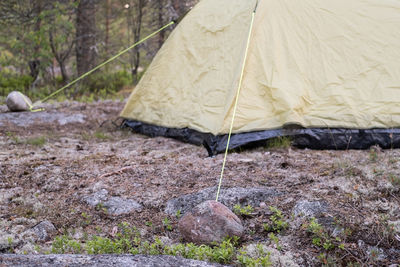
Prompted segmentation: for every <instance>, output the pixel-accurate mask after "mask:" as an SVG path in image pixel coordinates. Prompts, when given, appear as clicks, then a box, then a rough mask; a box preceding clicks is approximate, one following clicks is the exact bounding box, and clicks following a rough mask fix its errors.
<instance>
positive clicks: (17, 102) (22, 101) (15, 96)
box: [6, 91, 32, 111]
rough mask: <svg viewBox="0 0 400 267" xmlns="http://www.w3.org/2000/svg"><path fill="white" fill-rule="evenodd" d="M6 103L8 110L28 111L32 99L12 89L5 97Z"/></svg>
mask: <svg viewBox="0 0 400 267" xmlns="http://www.w3.org/2000/svg"><path fill="white" fill-rule="evenodd" d="M28 103H29V104H28ZM6 104H7V107H8V109H9V110H10V111H28V110H29V105H31V106H32V101H31V100H30V99H29V98H28V97H27V96H26V95H24V94H22V93H21V92H17V91H12V92H11V93H9V94H8V96H7V98H6Z"/></svg>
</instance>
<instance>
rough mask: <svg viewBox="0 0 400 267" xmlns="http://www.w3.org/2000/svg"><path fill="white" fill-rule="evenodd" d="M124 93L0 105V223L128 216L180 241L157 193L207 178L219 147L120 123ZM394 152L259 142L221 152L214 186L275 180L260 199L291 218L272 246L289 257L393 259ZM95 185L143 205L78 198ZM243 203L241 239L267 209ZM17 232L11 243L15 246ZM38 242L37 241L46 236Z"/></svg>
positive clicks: (89, 226) (207, 183) (93, 221)
mask: <svg viewBox="0 0 400 267" xmlns="http://www.w3.org/2000/svg"><path fill="white" fill-rule="evenodd" d="M123 105H124V103H122V102H115V101H100V102H96V103H91V104H86V103H78V102H63V103H53V104H48V105H46V111H45V112H39V113H27V112H24V113H9V112H7V111H6V110H7V109H6V107H5V106H0V194H3V197H1V196H0V226H1V227H0V228H3V229H1V230H2V231H3V233H18V230H16V229H17V228H16V227H17V226H18V224H19V222H21V218H27V219H30V220H33V222H34V223H36V222H40V221H43V220H48V221H50V222H52V223H53V224H54V226H55V227H56V229H57V231H58V233H56V234H60V235H61V234H64V233H72V232H73V233H76V232H82V233H89V234H91V233H98V232H99V229H101V231H102V232H103V234H104V235H108V236H112V235H113V234H115V233H113V229H115V227H116V226H117V225H118V224H119V223H121V222H128V223H130V224H131V225H135V226H136V227H137V228H139V229H142V232H143V233H144V235H145V236H146V238H148V239H149V240H152V239H153V237H154V236H167V237H168V238H170V239H171V240H172V242H179V241H181V240H180V235H179V232H178V230H177V227H176V224H177V221H178V219H177V218H176V217H175V216H168V215H166V214H165V213H164V208H165V204H166V202H167V201H168V200H170V199H172V198H175V197H178V196H181V195H184V194H188V193H194V192H197V191H200V190H202V189H204V188H208V187H212V186H216V185H217V183H218V179H219V175H220V171H221V166H222V160H223V155H217V156H216V157H213V158H210V157H208V154H207V151H206V150H205V149H204V148H203V147H198V146H194V145H191V144H185V143H182V142H179V141H176V140H173V139H166V138H163V137H156V138H149V137H146V136H143V135H139V134H135V133H132V132H131V131H129V130H127V129H120V128H119V127H118V126H119V125H120V124H121V119H120V118H118V115H119V112H120V111H121V109H122V108H123ZM399 156H400V150H395V149H393V150H381V149H380V148H378V147H373V148H371V150H364V151H357V150H348V151H332V150H324V151H316V150H307V149H305V150H303V149H297V148H293V147H291V148H275V149H268V148H265V147H261V148H256V149H252V150H244V151H240V152H234V153H231V154H229V155H228V161H227V166H226V169H225V176H224V180H223V186H224V187H249V188H274V189H276V190H278V191H280V192H282V193H283V194H281V195H278V196H276V197H275V198H274V199H272V200H271V202H270V203H265V204H266V205H267V206H275V207H277V208H279V209H280V210H282V211H283V214H284V216H285V219H286V220H287V221H289V222H290V225H291V227H290V228H289V229H287V230H286V231H284V232H282V233H278V234H277V235H278V237H279V239H280V245H281V246H282V249H281V253H286V252H290V253H291V255H293V257H294V258H295V259H296V262H297V264H299V265H303V266H307V265H308V266H309V265H312V266H319V265H321V264H322V263H328V262H327V261H326V260H324V259H321V258H318V257H319V256H320V255H321V253H325V254H327V255H331V256H332V258H334V260H335V261H336V263H338V264H339V265H346V264H348V263H350V262H352V263H359V264H361V265H377V266H378V265H379V266H385V265H387V266H388V265H390V264H400V261H399V259H400V208H399V205H400V169H399V168H400V157H399ZM101 189H106V190H107V191H108V192H109V195H111V196H121V197H124V198H129V199H134V200H136V201H138V202H139V203H141V204H142V205H143V206H144V209H143V210H142V211H141V212H133V213H130V214H125V215H121V216H112V215H109V214H107V213H106V212H104V210H103V209H101V208H95V207H90V206H88V205H87V204H86V203H85V202H84V201H82V198H83V197H85V196H88V195H90V194H92V193H95V192H98V191H99V190H101ZM301 200H310V201H325V202H327V203H328V204H329V211H328V212H326V214H324V217H325V218H330V219H331V220H332V221H335V222H336V223H337V225H339V226H340V227H342V228H348V229H349V233H348V235H346V238H345V239H344V240H343V244H344V248H343V249H342V250H335V252H332V251H329V250H324V248H322V247H320V246H318V245H316V244H313V242H312V235H311V234H310V233H309V232H307V231H306V229H305V227H302V226H301V225H302V224H303V223H304V222H306V221H302V222H301V223H300V225H299V224H296V220H297V219H296V218H293V207H294V206H295V205H296V203H298V201H301ZM254 208H255V212H254V213H253V214H252V215H251V216H242V220H243V224H244V225H245V227H246V229H247V230H246V236H245V238H244V239H243V240H242V242H243V244H249V243H257V242H269V238H268V237H267V234H266V233H265V231H264V230H263V226H262V225H263V223H267V222H269V220H270V219H269V218H270V215H271V214H270V212H268V209H265V206H260V207H254ZM165 217H168V218H169V220H170V221H171V222H172V226H173V230H172V231H168V230H167V229H166V228H165V226H164V225H163V219H164V218H165ZM150 222H151V223H150ZM34 223H32V224H34ZM32 226H33V225H29V223H28V224H25V225H24V226H23V227H32ZM328 228H329V227H328ZM23 230H24V229H22V230H19V231H20V232H23ZM114 231H115V230H114ZM327 231H328V230H327ZM329 231H331V230H329ZM53 237H54V235H53ZM24 242H25V241H24V240H21V241H20V243H19V244H17V245H16V246H15V248H14V251H15V252H17V253H24V251H23V250H22V247H23V246H24V244H25V243H24ZM37 245H38V246H40V247H42V251H45V250H46V248H48V247H49V246H51V241H48V242H38V243H37ZM271 246H273V244H271ZM340 251H341V252H340ZM3 252H6V251H3ZM28 252H29V253H34V252H30V251H28Z"/></svg>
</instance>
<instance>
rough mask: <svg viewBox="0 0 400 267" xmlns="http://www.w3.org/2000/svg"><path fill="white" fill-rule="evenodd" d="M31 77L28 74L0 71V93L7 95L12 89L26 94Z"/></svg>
mask: <svg viewBox="0 0 400 267" xmlns="http://www.w3.org/2000/svg"><path fill="white" fill-rule="evenodd" d="M32 82H33V79H32V77H31V76H29V75H17V74H14V73H5V72H4V71H1V72H0V95H2V96H7V95H8V94H9V93H11V92H12V91H20V92H21V93H23V94H26V93H27V91H28V89H29V86H30V85H31V83H32Z"/></svg>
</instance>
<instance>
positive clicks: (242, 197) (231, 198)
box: [164, 187, 281, 214]
mask: <svg viewBox="0 0 400 267" xmlns="http://www.w3.org/2000/svg"><path fill="white" fill-rule="evenodd" d="M216 193H217V187H210V188H206V189H203V190H201V191H199V192H197V193H193V194H188V195H183V196H180V197H178V198H174V199H171V200H169V201H168V202H167V205H166V208H165V210H164V211H165V213H167V214H176V212H177V211H178V210H180V212H181V213H182V214H184V213H185V212H186V211H188V210H190V209H192V208H193V207H195V206H196V205H199V204H200V203H202V202H204V201H206V200H211V199H215V197H216ZM279 194H281V193H280V192H278V191H277V190H274V189H266V188H243V187H232V188H222V189H221V192H220V197H219V202H221V203H222V204H224V205H225V206H227V207H229V208H230V209H232V208H233V206H234V205H236V204H241V205H252V206H258V205H259V204H260V203H261V202H267V201H268V200H269V199H271V198H272V197H275V196H278V195H279Z"/></svg>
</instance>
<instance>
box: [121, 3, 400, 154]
mask: <svg viewBox="0 0 400 267" xmlns="http://www.w3.org/2000/svg"><path fill="white" fill-rule="evenodd" d="M256 2H257V1H256V0H253V1H250V0H202V1H200V3H199V4H197V5H196V6H195V8H193V10H192V11H190V12H189V13H188V15H187V16H186V17H185V18H184V19H183V20H182V22H181V23H180V24H179V25H178V26H177V27H176V29H175V30H174V31H173V32H172V33H171V35H170V37H169V38H168V40H167V41H166V42H165V44H164V45H163V47H162V48H161V50H160V51H159V52H158V54H157V55H156V57H155V58H154V60H153V62H152V63H151V65H150V66H149V68H148V70H147V71H146V73H145V74H144V76H143V78H142V79H141V81H140V82H139V84H138V85H137V86H136V88H135V89H134V90H133V92H132V94H131V96H130V97H129V99H128V102H127V104H126V106H125V108H124V109H123V111H122V112H121V117H123V118H125V125H126V126H129V127H131V128H132V129H134V130H135V131H137V132H140V133H144V134H147V135H150V136H168V137H174V138H178V139H180V140H183V141H187V142H191V143H195V144H204V145H205V146H206V147H208V149H209V152H210V153H212V154H216V153H219V152H223V151H224V150H225V146H226V143H227V134H228V132H229V128H230V122H231V120H232V115H233V108H234V103H235V99H236V93H237V89H238V84H239V78H240V75H241V69H242V66H243V65H242V64H244V73H243V82H242V85H241V90H240V95H239V99H238V106H237V111H236V116H235V120H234V125H233V135H232V139H231V142H230V148H235V147H239V146H243V145H248V144H253V143H258V142H263V141H265V140H268V139H270V138H274V137H278V136H291V137H292V138H293V142H294V145H296V146H299V147H309V148H314V149H347V148H353V149H365V148H369V147H370V146H372V145H379V146H381V147H383V148H391V147H392V148H395V147H400V1H393V0H335V1H320V0H303V1H292V0H259V1H258V7H257V10H256V14H255V18H254V26H253V28H252V31H251V36H250V42H249V47H248V53H247V59H246V61H245V62H244V63H243V61H244V60H243V59H244V58H245V51H246V45H247V39H248V35H249V29H250V22H251V17H252V12H253V10H254V7H255V5H256Z"/></svg>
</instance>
